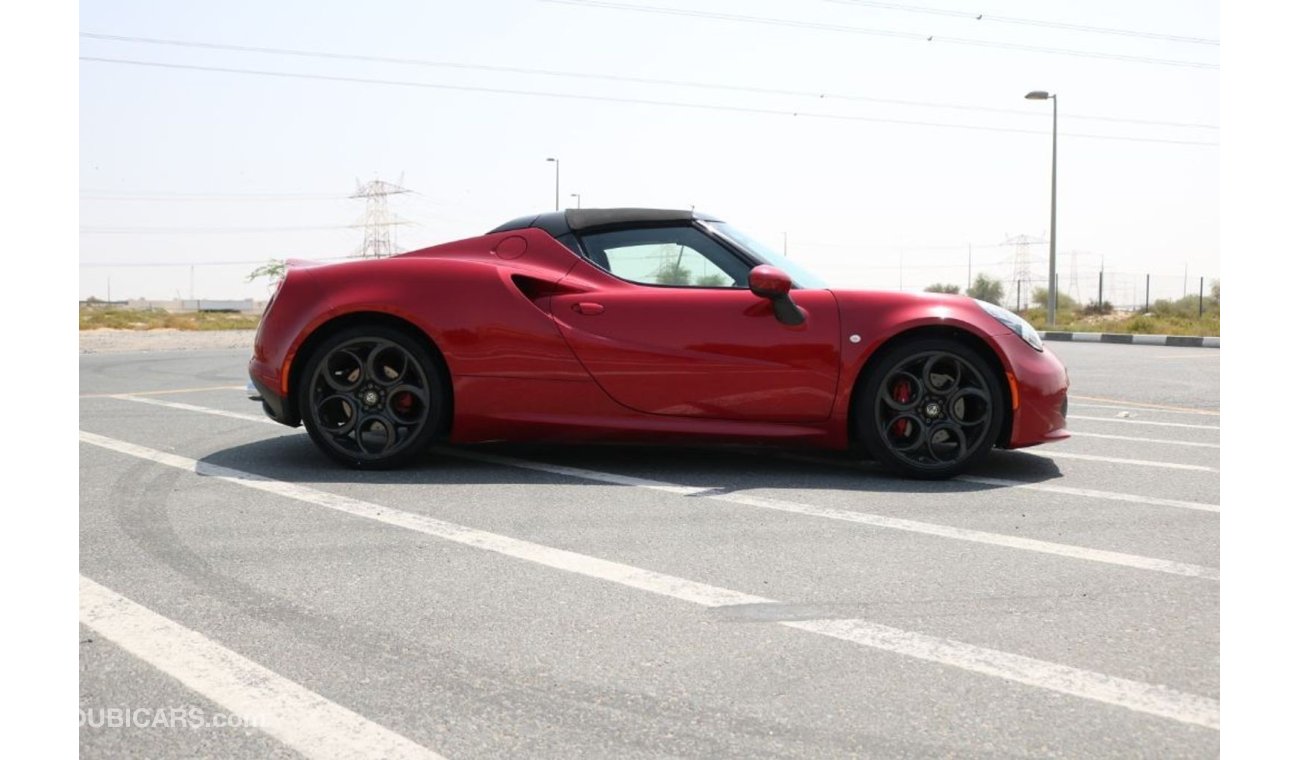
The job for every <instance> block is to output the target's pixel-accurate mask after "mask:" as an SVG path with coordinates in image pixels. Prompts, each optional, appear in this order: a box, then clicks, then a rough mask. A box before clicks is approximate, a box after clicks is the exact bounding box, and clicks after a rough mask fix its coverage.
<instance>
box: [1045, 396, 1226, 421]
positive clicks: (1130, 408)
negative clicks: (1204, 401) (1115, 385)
mask: <svg viewBox="0 0 1300 760" xmlns="http://www.w3.org/2000/svg"><path fill="white" fill-rule="evenodd" d="M1070 409H1071V411H1073V410H1075V409H1114V410H1116V411H1120V412H1150V413H1152V414H1192V415H1197V416H1201V417H1218V416H1220V415H1219V413H1218V412H1216V411H1213V410H1211V409H1186V408H1177V407H1174V408H1170V407H1165V406H1142V405H1140V404H1122V403H1115V404H1089V403H1087V402H1084V401H1075V400H1074V399H1073V398H1071V399H1070Z"/></svg>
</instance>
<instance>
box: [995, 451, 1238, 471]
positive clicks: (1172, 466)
mask: <svg viewBox="0 0 1300 760" xmlns="http://www.w3.org/2000/svg"><path fill="white" fill-rule="evenodd" d="M1016 453H1017V454H1022V455H1024V456H1031V457H1038V458H1039V459H1078V460H1080V461H1083V462H1106V463H1108V464H1123V465H1129V466H1132V467H1154V468H1156V469H1161V470H1188V471H1191V472H1215V473H1217V472H1218V471H1219V470H1218V468H1215V467H1207V466H1205V465H1203V464H1183V463H1182V462H1156V461H1153V460H1150V459H1124V458H1122V457H1103V456H1098V455H1096V454H1075V453H1073V452H1070V451H1057V450H1056V449H1051V450H1049V451H1024V450H1022V449H1018V450H1016Z"/></svg>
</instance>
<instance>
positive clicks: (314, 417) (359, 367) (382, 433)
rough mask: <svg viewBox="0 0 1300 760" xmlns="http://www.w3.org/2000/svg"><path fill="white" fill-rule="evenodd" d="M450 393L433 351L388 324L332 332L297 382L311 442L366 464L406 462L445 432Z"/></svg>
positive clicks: (342, 459)
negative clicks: (443, 419)
mask: <svg viewBox="0 0 1300 760" xmlns="http://www.w3.org/2000/svg"><path fill="white" fill-rule="evenodd" d="M443 398H444V395H443V387H442V379H441V375H440V374H439V373H438V370H437V367H436V366H435V364H434V359H433V357H431V356H430V353H429V350H428V349H427V348H426V347H425V346H422V345H420V343H419V342H418V341H416V340H415V339H413V338H412V337H411V336H409V335H407V334H406V333H405V332H402V331H400V330H395V329H392V328H388V327H381V326H375V327H354V328H349V329H347V330H343V331H340V332H338V333H336V334H334V335H332V336H330V337H328V338H326V339H325V341H324V342H322V343H321V344H320V345H319V346H317V347H316V349H315V350H314V351H313V352H312V354H311V357H310V358H309V359H308V360H307V364H306V365H305V369H304V371H303V374H302V379H301V380H300V381H299V384H298V408H299V411H300V412H301V414H302V420H303V425H304V426H305V427H306V428H307V432H308V434H309V435H310V436H311V438H312V441H314V442H315V443H316V445H317V446H318V447H320V449H321V450H322V451H324V452H325V453H326V454H328V455H329V456H330V457H331V458H333V459H335V460H337V461H339V462H342V463H343V464H346V465H348V466H350V467H355V468H358V469H364V470H380V469H389V468H393V467H400V466H402V465H404V464H407V463H409V462H410V461H411V460H413V459H414V458H415V457H417V456H419V455H420V454H421V453H422V452H424V451H425V450H427V449H428V448H429V446H430V444H432V443H433V439H434V437H435V436H436V435H437V434H438V429H439V423H440V422H441V415H442V414H444V409H445V406H446V404H445V403H444V401H443Z"/></svg>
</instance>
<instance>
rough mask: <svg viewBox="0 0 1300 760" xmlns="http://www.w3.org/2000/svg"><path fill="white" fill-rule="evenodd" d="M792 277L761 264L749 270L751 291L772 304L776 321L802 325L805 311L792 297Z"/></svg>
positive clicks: (770, 266) (768, 265)
mask: <svg viewBox="0 0 1300 760" xmlns="http://www.w3.org/2000/svg"><path fill="white" fill-rule="evenodd" d="M790 286H791V283H790V275H788V274H786V273H785V272H782V271H781V270H780V269H777V268H776V267H774V266H772V265H771V264H759V265H758V266H756V267H754V268H753V269H751V270H749V291H750V292H751V293H753V294H754V295H756V296H758V297H759V298H766V299H767V300H769V301H771V302H772V312H773V313H774V314H775V315H776V321H778V322H780V323H781V324H783V325H791V326H794V325H801V324H803V322H804V313H803V310H802V309H800V308H799V307H798V306H796V305H795V303H794V299H792V298H791V297H790Z"/></svg>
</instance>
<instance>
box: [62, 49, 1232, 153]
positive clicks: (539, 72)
mask: <svg viewBox="0 0 1300 760" xmlns="http://www.w3.org/2000/svg"><path fill="white" fill-rule="evenodd" d="M81 36H82V37H85V38H87V39H94V40H102V41H107V42H131V43H142V44H148V45H168V46H173V47H182V48H199V49H205V50H226V51H231V52H240V53H261V54H267V55H286V56H296V57H300V58H319V59H326V60H344V61H365V62H368V63H395V64H400V65H404V66H427V67H433V68H450V69H458V70H468V71H491V72H496V73H506V74H528V75H536V76H549V77H564V78H573V79H587V80H597V81H606V82H622V83H628V84H649V85H664V86H672V87H691V88H696V89H705V90H722V91H730V92H748V93H755V94H761V95H785V96H796V97H805V98H817V99H819V100H847V101H861V102H868V103H886V104H889V105H902V106H915V107H922V108H951V109H956V110H963V111H981V112H985V113H1005V114H1014V115H1016V116H1025V117H1034V118H1039V117H1042V116H1043V114H1042V113H1041V111H1040V110H1038V109H1036V110H1034V111H1032V112H1031V111H1026V110H1024V109H1015V108H995V107H992V106H979V105H970V104H960V103H940V102H935V101H926V100H906V99H899V98H879V97H872V96H868V95H852V94H843V93H829V92H821V91H817V90H791V89H780V88H773V87H751V86H746V85H733V84H722V83H716V82H699V81H691V80H680V79H655V78H651V77H633V76H620V75H617V74H595V73H591V72H580V71H561V70H556V69H538V68H528V67H522V66H497V65H490V64H474V63H459V62H454V61H432V60H427V59H420V58H404V57H394V56H380V55H361V54H353V53H335V52H329V51H319V50H298V49H292V48H277V47H261V46H252V45H227V44H221V43H215V42H194V41H190V40H171V39H160V38H157V37H132V36H124V35H116V34H96V33H92V32H82V33H81ZM1065 118H1067V119H1081V120H1089V121H1107V122H1117V123H1129V124H1147V125H1152V126H1165V127H1186V128H1191V129H1218V126H1217V125H1214V124H1199V123H1189V122H1177V121H1160V120H1155V119H1133V118H1123V117H1118V116H1091V115H1086V114H1066V115H1065Z"/></svg>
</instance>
